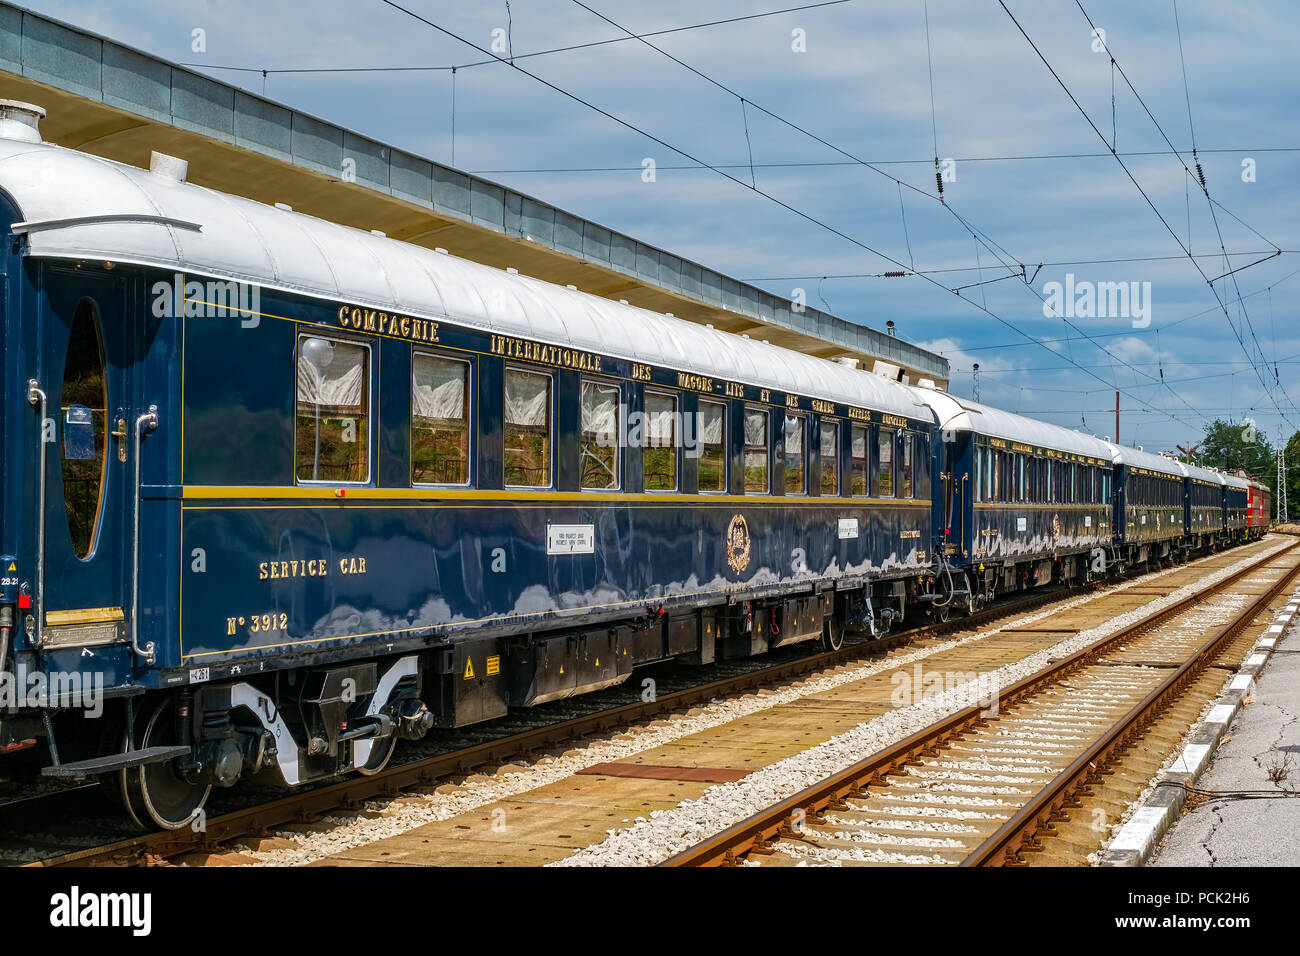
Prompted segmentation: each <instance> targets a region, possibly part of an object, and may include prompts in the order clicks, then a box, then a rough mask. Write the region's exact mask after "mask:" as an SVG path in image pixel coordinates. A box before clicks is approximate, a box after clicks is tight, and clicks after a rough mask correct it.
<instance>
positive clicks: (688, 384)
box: [677, 372, 713, 395]
mask: <svg viewBox="0 0 1300 956" xmlns="http://www.w3.org/2000/svg"><path fill="white" fill-rule="evenodd" d="M677 387H678V388H688V389H690V390H691V391H693V392H706V393H708V394H709V395H712V394H713V379H711V378H709V377H708V376H706V375H693V374H692V373H690V372H678V373H677Z"/></svg>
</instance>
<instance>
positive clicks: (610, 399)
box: [579, 382, 620, 489]
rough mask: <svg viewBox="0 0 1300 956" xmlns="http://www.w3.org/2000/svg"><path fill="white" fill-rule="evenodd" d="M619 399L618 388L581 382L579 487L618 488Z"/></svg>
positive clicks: (598, 383)
mask: <svg viewBox="0 0 1300 956" xmlns="http://www.w3.org/2000/svg"><path fill="white" fill-rule="evenodd" d="M618 399H619V391H618V386H617V385H604V384H601V383H600V382H583V383H582V436H581V440H582V445H581V448H580V450H579V455H580V456H581V458H582V467H581V468H580V469H579V471H580V472H581V474H582V487H583V488H593V489H610V488H617V487H618V443H619V435H620V432H619V423H618Z"/></svg>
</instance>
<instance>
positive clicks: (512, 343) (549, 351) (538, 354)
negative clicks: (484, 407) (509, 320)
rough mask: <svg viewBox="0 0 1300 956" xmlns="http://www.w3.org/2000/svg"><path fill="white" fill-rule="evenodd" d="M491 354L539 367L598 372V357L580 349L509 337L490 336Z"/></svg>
mask: <svg viewBox="0 0 1300 956" xmlns="http://www.w3.org/2000/svg"><path fill="white" fill-rule="evenodd" d="M492 354H493V355H500V356H501V357H503V358H512V359H521V360H523V361H525V362H537V363H538V364H541V365H556V366H559V367H560V368H572V369H577V370H578V371H579V372H599V371H600V356H599V355H592V354H591V353H590V352H583V351H582V350H580V349H566V348H561V347H560V346H558V345H547V344H546V343H544V342H529V341H528V340H527V339H516V338H513V337H512V336H509V335H494V336H492Z"/></svg>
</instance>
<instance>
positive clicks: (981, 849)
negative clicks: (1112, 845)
mask: <svg viewBox="0 0 1300 956" xmlns="http://www.w3.org/2000/svg"><path fill="white" fill-rule="evenodd" d="M1297 576H1300V565H1296V566H1295V567H1294V568H1291V569H1290V570H1289V571H1288V572H1287V573H1286V574H1284V575H1282V577H1281V578H1279V579H1278V581H1277V583H1276V584H1274V585H1273V586H1272V587H1271V588H1269V590H1268V591H1267V592H1266V593H1264V594H1261V595H1260V596H1259V597H1258V598H1257V599H1256V600H1255V601H1253V602H1252V603H1251V605H1250V606H1249V607H1248V608H1246V609H1245V610H1244V611H1242V612H1241V613H1240V614H1238V615H1237V616H1235V617H1234V618H1233V619H1232V620H1231V621H1230V622H1228V623H1227V624H1225V625H1223V626H1222V627H1220V628H1219V629H1218V630H1216V631H1215V632H1214V634H1213V635H1212V636H1211V637H1209V638H1208V639H1207V640H1205V641H1204V642H1203V643H1202V644H1201V645H1200V647H1198V648H1197V649H1196V650H1195V651H1194V652H1193V653H1192V655H1191V656H1190V657H1188V658H1187V659H1186V660H1185V661H1183V663H1182V664H1180V665H1179V666H1178V667H1177V669H1175V670H1174V671H1173V672H1172V673H1171V674H1170V675H1169V676H1168V677H1166V678H1165V679H1164V680H1163V681H1161V682H1160V683H1159V684H1158V685H1157V686H1156V687H1154V688H1153V689H1152V690H1151V691H1150V692H1149V693H1148V694H1147V695H1146V697H1144V698H1142V700H1141V701H1139V702H1138V703H1137V704H1135V705H1134V706H1133V707H1132V708H1131V709H1130V710H1129V711H1128V713H1126V714H1125V715H1124V716H1123V717H1121V718H1120V719H1119V720H1118V721H1116V722H1115V723H1114V724H1113V725H1112V726H1111V728H1110V729H1109V730H1107V731H1106V733H1105V734H1104V735H1103V736H1102V738H1101V739H1100V740H1098V741H1097V742H1096V743H1094V744H1093V745H1092V746H1090V747H1089V748H1088V749H1087V750H1085V751H1084V752H1083V753H1082V754H1080V755H1079V756H1078V757H1077V758H1076V759H1075V760H1074V761H1073V762H1071V764H1070V765H1069V766H1068V767H1066V768H1065V769H1064V770H1062V771H1061V772H1060V773H1059V774H1057V776H1055V777H1053V778H1052V780H1051V781H1050V782H1049V783H1048V784H1047V786H1045V787H1044V788H1043V789H1042V790H1040V791H1039V792H1038V793H1036V794H1035V795H1034V796H1033V797H1031V798H1030V800H1029V802H1027V803H1026V804H1025V805H1024V806H1023V807H1021V808H1020V809H1019V810H1017V811H1016V812H1015V813H1014V814H1013V815H1012V816H1011V818H1010V819H1009V820H1007V821H1006V823H1004V824H1002V826H1000V827H999V828H998V829H997V830H995V831H994V832H993V833H992V834H990V835H989V837H988V838H987V839H986V840H985V841H984V842H983V843H981V844H980V845H979V846H977V847H976V848H975V849H974V850H972V851H971V853H970V855H969V856H968V857H967V858H966V859H965V860H963V861H962V863H961V865H962V866H1004V865H1016V864H1019V863H1022V862H1023V861H1022V860H1021V859H1020V854H1021V853H1022V852H1023V851H1025V850H1027V849H1036V848H1037V846H1038V834H1039V832H1040V831H1046V832H1048V833H1051V832H1054V830H1055V825H1054V824H1055V822H1056V821H1057V820H1059V819H1061V818H1062V817H1061V814H1062V813H1063V812H1064V811H1065V810H1066V809H1067V808H1068V807H1071V806H1075V805H1077V801H1078V797H1079V796H1080V795H1087V796H1090V795H1091V793H1090V790H1089V788H1090V787H1091V786H1092V785H1094V784H1097V783H1100V782H1101V778H1102V776H1104V775H1105V774H1106V773H1107V772H1108V771H1107V770H1106V764H1107V762H1108V761H1110V760H1111V759H1112V758H1113V757H1116V756H1122V755H1124V754H1125V752H1126V751H1127V750H1128V748H1129V747H1130V746H1131V745H1132V742H1133V740H1134V739H1135V738H1136V737H1137V736H1138V735H1140V734H1141V733H1142V732H1143V731H1144V730H1145V729H1146V727H1147V725H1148V724H1150V722H1151V721H1152V720H1154V719H1155V718H1156V717H1157V716H1159V714H1160V713H1161V712H1162V711H1163V710H1164V709H1165V708H1166V707H1167V705H1169V704H1171V703H1172V702H1173V701H1174V699H1175V698H1176V697H1177V696H1178V693H1179V692H1180V691H1181V690H1182V689H1183V687H1185V686H1186V685H1187V684H1188V683H1190V682H1191V681H1192V680H1194V679H1195V678H1196V677H1198V676H1200V674H1201V672H1202V671H1204V670H1205V669H1206V668H1207V667H1209V666H1210V665H1211V663H1212V661H1213V660H1214V658H1215V657H1216V656H1217V655H1218V653H1219V652H1220V651H1221V650H1222V649H1223V647H1224V646H1225V645H1226V644H1227V643H1228V642H1229V641H1230V640H1232V638H1234V637H1236V636H1237V635H1238V634H1240V633H1241V632H1242V631H1244V630H1245V629H1246V627H1247V626H1248V625H1249V624H1250V623H1251V622H1252V621H1254V620H1255V618H1256V617H1257V616H1259V614H1260V613H1261V612H1262V611H1266V610H1267V609H1268V606H1269V604H1270V603H1271V602H1272V601H1274V600H1275V599H1276V598H1277V597H1278V595H1280V594H1282V593H1283V592H1284V591H1285V590H1286V589H1287V588H1288V587H1290V586H1291V584H1292V583H1293V582H1294V581H1295V579H1296V578H1297Z"/></svg>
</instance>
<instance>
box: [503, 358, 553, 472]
mask: <svg viewBox="0 0 1300 956" xmlns="http://www.w3.org/2000/svg"><path fill="white" fill-rule="evenodd" d="M505 399H506V401H505V428H504V432H505V478H506V486H507V487H515V488H549V487H550V486H551V431H552V427H551V376H549V375H543V374H541V373H540V372H525V371H523V370H522V369H517V368H508V369H506V387H505Z"/></svg>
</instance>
